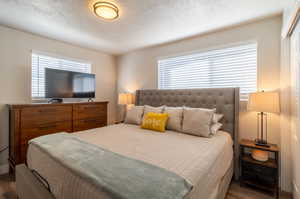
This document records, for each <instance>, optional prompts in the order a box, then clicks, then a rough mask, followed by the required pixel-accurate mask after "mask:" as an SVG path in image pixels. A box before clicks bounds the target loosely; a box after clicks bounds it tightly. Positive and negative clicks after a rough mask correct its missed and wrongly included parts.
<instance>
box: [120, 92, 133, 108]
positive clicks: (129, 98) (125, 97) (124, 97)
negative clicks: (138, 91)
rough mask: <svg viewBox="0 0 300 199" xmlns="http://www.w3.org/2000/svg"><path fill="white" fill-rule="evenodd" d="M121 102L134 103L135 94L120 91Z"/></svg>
mask: <svg viewBox="0 0 300 199" xmlns="http://www.w3.org/2000/svg"><path fill="white" fill-rule="evenodd" d="M119 104H126V105H128V104H134V95H133V94H132V93H120V94H119Z"/></svg>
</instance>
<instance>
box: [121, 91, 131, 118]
mask: <svg viewBox="0 0 300 199" xmlns="http://www.w3.org/2000/svg"><path fill="white" fill-rule="evenodd" d="M118 101H119V102H118V104H120V105H126V111H127V110H128V109H129V108H130V106H131V105H133V104H134V95H133V94H132V93H120V94H119V100H118ZM126 111H125V110H124V109H123V111H122V121H121V122H123V120H124V118H125V115H126Z"/></svg>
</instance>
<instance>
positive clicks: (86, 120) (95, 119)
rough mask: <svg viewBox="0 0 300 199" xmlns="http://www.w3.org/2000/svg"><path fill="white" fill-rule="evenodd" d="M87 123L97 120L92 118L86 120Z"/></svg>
mask: <svg viewBox="0 0 300 199" xmlns="http://www.w3.org/2000/svg"><path fill="white" fill-rule="evenodd" d="M84 122H85V123H90V122H97V120H96V119H90V120H84Z"/></svg>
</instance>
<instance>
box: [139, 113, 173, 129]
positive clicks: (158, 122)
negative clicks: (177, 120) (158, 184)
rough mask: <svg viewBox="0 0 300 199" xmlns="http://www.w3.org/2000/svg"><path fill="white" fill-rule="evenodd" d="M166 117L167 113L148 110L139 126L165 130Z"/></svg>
mask: <svg viewBox="0 0 300 199" xmlns="http://www.w3.org/2000/svg"><path fill="white" fill-rule="evenodd" d="M168 117H169V114H168V113H153V112H149V113H147V114H146V115H145V117H144V119H143V122H142V126H141V127H142V128H143V129H150V130H154V131H160V132H165V130H166V125H167V121H168Z"/></svg>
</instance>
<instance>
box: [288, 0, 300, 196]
mask: <svg viewBox="0 0 300 199" xmlns="http://www.w3.org/2000/svg"><path fill="white" fill-rule="evenodd" d="M298 7H299V8H300V5H299V6H298ZM299 34H300V23H299V22H298V24H297V26H296V28H295V30H294V32H293V34H292V36H291V39H290V40H291V45H290V47H291V48H290V50H291V51H290V53H291V139H290V140H291V157H292V176H293V177H292V183H293V196H294V198H295V199H300V170H299V166H300V111H299V110H300V104H299V103H300V101H299V99H300V92H299V90H300V81H299V79H300V67H299V60H300V46H299V42H300V38H299Z"/></svg>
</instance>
